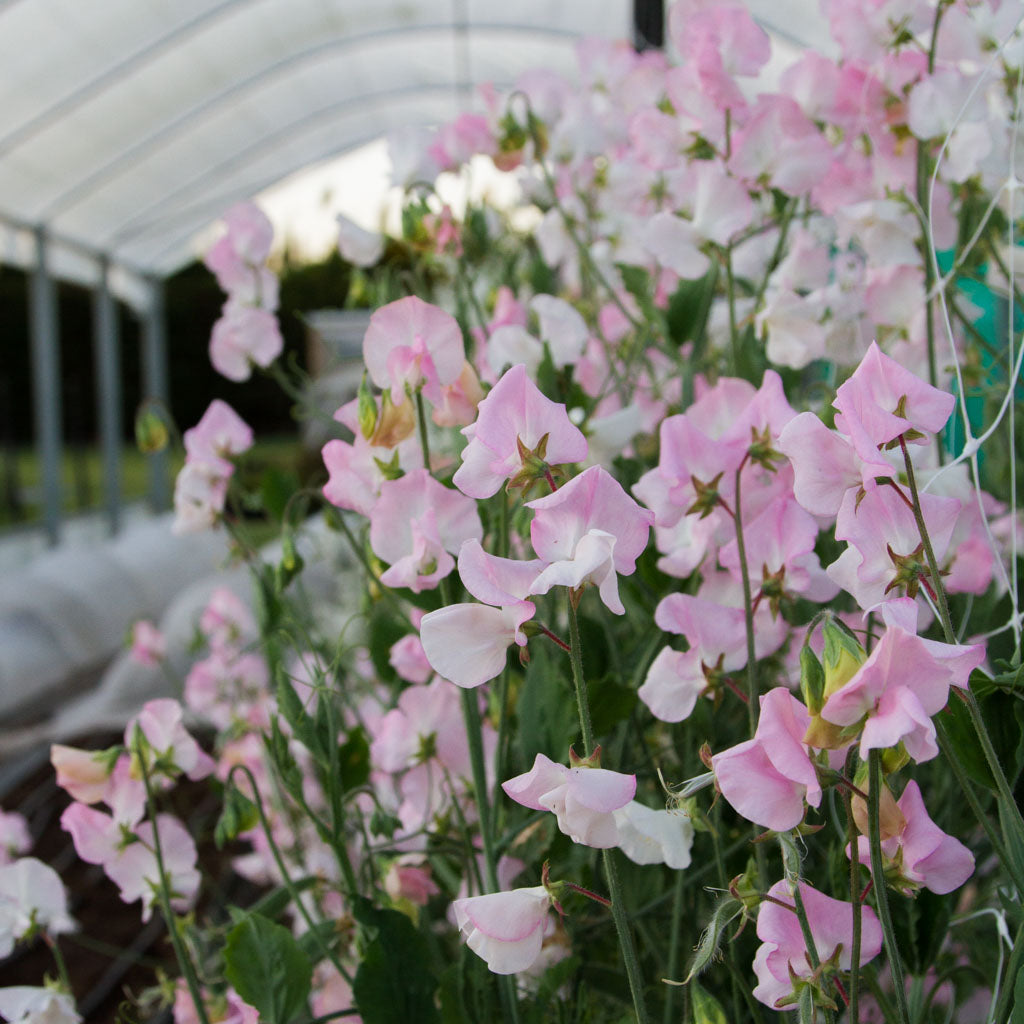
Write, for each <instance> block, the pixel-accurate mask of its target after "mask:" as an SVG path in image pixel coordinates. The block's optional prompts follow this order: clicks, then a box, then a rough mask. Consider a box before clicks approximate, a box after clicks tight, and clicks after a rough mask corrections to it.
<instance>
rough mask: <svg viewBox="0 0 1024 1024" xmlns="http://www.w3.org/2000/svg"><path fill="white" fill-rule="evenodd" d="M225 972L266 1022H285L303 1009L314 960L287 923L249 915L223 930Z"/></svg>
mask: <svg viewBox="0 0 1024 1024" xmlns="http://www.w3.org/2000/svg"><path fill="white" fill-rule="evenodd" d="M224 977H225V978H226V979H227V980H228V982H229V983H230V984H231V985H233V986H234V988H235V991H236V992H237V993H238V994H239V995H240V996H241V997H242V998H243V999H244V1000H245V1001H246V1002H247V1003H249V1005H250V1006H253V1007H255V1008H256V1009H257V1010H258V1011H259V1015H260V1020H261V1021H266V1022H267V1024H289V1022H290V1021H292V1020H294V1019H295V1018H296V1017H297V1016H298V1015H299V1014H300V1013H303V1012H304V1011H305V1009H306V1001H307V999H308V998H309V990H310V986H311V984H312V980H313V965H312V964H311V963H310V961H309V958H308V957H307V956H306V955H305V953H303V952H302V950H301V948H300V947H299V944H298V942H296V940H295V937H294V936H293V935H292V933H291V932H290V931H288V929H287V928H284V927H282V926H281V925H279V924H275V923H274V922H273V921H268V920H267V919H266V918H265V917H262V916H260V915H259V914H249V915H248V916H247V917H245V918H244V919H243V920H242V921H240V922H239V923H238V924H236V925H235V927H234V928H232V929H231V931H230V932H229V933H228V937H227V942H226V943H225V945H224Z"/></svg>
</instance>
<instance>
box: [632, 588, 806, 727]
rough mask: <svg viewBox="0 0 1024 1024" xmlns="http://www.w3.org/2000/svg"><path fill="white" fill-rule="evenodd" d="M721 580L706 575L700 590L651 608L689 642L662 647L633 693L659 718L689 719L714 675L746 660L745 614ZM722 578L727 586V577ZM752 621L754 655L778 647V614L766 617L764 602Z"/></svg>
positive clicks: (783, 630) (782, 627)
mask: <svg viewBox="0 0 1024 1024" xmlns="http://www.w3.org/2000/svg"><path fill="white" fill-rule="evenodd" d="M720 581H721V577H718V578H716V577H714V576H710V575H709V577H708V579H707V580H706V581H705V584H704V585H703V586H702V588H701V593H700V594H697V595H693V594H669V595H668V596H667V597H665V598H663V599H662V600H661V602H660V603H659V604H658V607H657V608H656V609H655V612H654V621H655V624H656V625H657V626H658V627H659V628H660V629H663V630H665V632H666V633H678V634H680V635H681V636H684V637H686V640H687V643H688V644H689V645H690V649H689V650H688V651H682V652H680V651H674V650H672V649H671V648H667V647H666V648H665V649H664V650H662V651H661V652H660V653H659V654H658V656H657V657H656V658H655V659H654V662H653V663H652V664H651V667H650V669H649V670H648V672H647V678H646V679H645V680H644V683H643V685H642V686H641V687H640V689H639V691H638V692H637V696H638V697H639V698H640V699H641V700H642V701H643V702H644V703H645V704H646V705H647V707H648V708H649V709H650V711H651V713H652V714H653V715H654V716H655V717H656V718H660V719H661V720H662V721H663V722H681V721H682V720H683V719H685V718H688V717H689V716H690V714H691V713H692V712H693V709H694V707H695V705H696V703H697V698H698V697H699V696H700V695H701V693H703V692H704V691H705V690H706V689H708V688H709V687H710V686H711V685H712V683H713V681H714V676H720V675H723V674H728V673H730V672H735V671H736V670H737V669H741V668H743V666H744V665H745V664H746V663H747V634H746V619H745V613H744V611H743V608H742V607H737V606H736V605H735V603H734V602H730V603H725V602H727V601H729V598H730V594H729V592H728V589H726V588H723V587H722V586H721V585H720ZM725 581H726V582H727V583H729V585H730V586H731V585H732V584H731V581H730V580H729V578H728V577H725ZM705 594H707V595H708V596H704V595H705ZM754 622H755V630H754V653H755V654H756V655H757V657H759V658H763V657H765V656H766V655H768V654H771V653H772V652H773V651H774V650H776V649H777V648H778V647H780V646H781V645H782V643H783V641H784V640H785V638H786V635H787V633H788V627H787V626H786V624H785V622H784V621H783V620H782V619H781V617H778V618H776V617H773V616H772V615H771V611H770V609H769V607H768V605H767V604H766V603H762V605H761V606H760V607H759V608H758V609H757V612H756V613H755V617H754ZM709 675H711V676H712V678H709Z"/></svg>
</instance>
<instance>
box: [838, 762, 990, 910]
mask: <svg viewBox="0 0 1024 1024" xmlns="http://www.w3.org/2000/svg"><path fill="white" fill-rule="evenodd" d="M896 806H897V807H898V808H899V809H900V812H901V813H902V815H903V819H904V822H905V824H904V827H903V828H902V829H901V830H900V833H899V835H896V836H892V837H890V838H888V839H883V841H882V857H883V871H884V873H885V876H886V879H887V880H888V881H889V882H890V884H892V885H894V886H895V887H896V888H897V889H899V890H900V891H901V892H903V893H904V894H905V895H907V896H913V895H914V893H915V892H917V890H918V889H919V888H921V887H922V886H924V888H926V889H930V890H931V891H932V892H934V893H938V894H939V895H940V896H941V895H945V894H946V893H948V892H952V891H953V890H954V889H959V888H960V886H961V885H963V884H964V882H966V881H967V879H968V878H970V877H971V875H972V874H974V855H973V854H972V853H971V851H970V850H968V849H967V847H966V846H964V844H963V843H961V842H960V841H959V840H958V839H954V838H953V837H952V836H950V835H947V834H946V833H945V832H943V831H942V829H940V828H939V826H938V825H936V824H935V822H934V821H932V819H931V818H930V817H929V816H928V810H927V808H926V807H925V805H924V800H922V799H921V788H920V787H919V786H918V784H917V783H916V782H915V781H914V780H913V779H911V780H910V782H908V783H907V786H906V789H904V790H903V796H901V797H900V798H899V800H898V801H897V803H896ZM857 848H858V851H859V853H860V862H861V864H868V865H870V863H871V847H870V843H869V840H868V837H867V836H858V837H857ZM846 852H847V856H849V853H850V851H849V847H847V851H846Z"/></svg>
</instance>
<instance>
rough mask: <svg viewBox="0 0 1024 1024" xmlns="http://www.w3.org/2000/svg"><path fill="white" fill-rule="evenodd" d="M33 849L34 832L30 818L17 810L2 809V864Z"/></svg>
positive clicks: (0, 814)
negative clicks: (32, 832)
mask: <svg viewBox="0 0 1024 1024" xmlns="http://www.w3.org/2000/svg"><path fill="white" fill-rule="evenodd" d="M31 849H32V834H31V832H29V830H28V820H27V819H26V818H25V815H23V814H19V813H18V812H17V811H0V865H3V864H10V863H11V861H12V860H14V859H15V858H17V857H20V856H21V855H22V854H25V853H28V851H29V850H31Z"/></svg>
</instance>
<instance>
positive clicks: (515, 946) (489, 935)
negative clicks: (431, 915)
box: [452, 885, 551, 974]
mask: <svg viewBox="0 0 1024 1024" xmlns="http://www.w3.org/2000/svg"><path fill="white" fill-rule="evenodd" d="M550 909H551V898H550V897H549V896H548V893H547V890H546V889H545V888H544V887H543V886H542V885H537V886H534V887H533V888H530V889H513V890H511V891H510V892H493V893H488V894H487V895H485V896H466V897H464V898H463V899H459V900H456V901H455V902H454V903H453V904H452V910H453V911H454V913H455V922H456V924H457V925H458V926H459V930H460V931H461V932H462V934H463V936H464V937H465V939H466V944H467V945H468V946H469V948H470V949H471V950H473V952H474V953H476V954H477V956H479V957H481V958H482V959H483V960H484V961H486V963H487V966H488V967H489V968H490V969H491V971H493V972H494V973H495V974H517V973H519V972H520V971H525V970H527V969H528V968H529V967H530V966H532V964H533V963H534V961H535V960H536V959H537V958H538V957H539V956H540V952H541V946H542V945H543V942H544V936H545V934H546V933H547V930H548V925H549V913H548V912H549V910H550Z"/></svg>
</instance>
